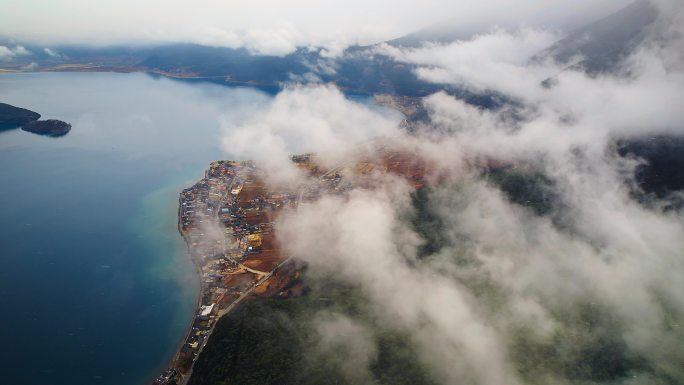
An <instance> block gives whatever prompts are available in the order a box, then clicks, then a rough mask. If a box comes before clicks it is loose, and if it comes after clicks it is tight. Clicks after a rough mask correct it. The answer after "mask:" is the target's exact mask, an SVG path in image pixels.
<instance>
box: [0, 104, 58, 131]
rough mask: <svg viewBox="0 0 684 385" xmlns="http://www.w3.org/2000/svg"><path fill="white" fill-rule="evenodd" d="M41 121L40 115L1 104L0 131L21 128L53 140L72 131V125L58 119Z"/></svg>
mask: <svg viewBox="0 0 684 385" xmlns="http://www.w3.org/2000/svg"><path fill="white" fill-rule="evenodd" d="M38 119H40V114H39V113H37V112H34V111H31V110H27V109H25V108H20V107H15V106H13V105H10V104H7V103H0V131H3V130H10V129H15V128H19V127H21V129H22V130H24V131H27V132H30V133H33V134H38V135H44V136H50V137H53V138H56V137H60V136H64V135H66V134H68V133H69V131H71V124H69V123H67V122H63V121H61V120H57V119H46V120H38Z"/></svg>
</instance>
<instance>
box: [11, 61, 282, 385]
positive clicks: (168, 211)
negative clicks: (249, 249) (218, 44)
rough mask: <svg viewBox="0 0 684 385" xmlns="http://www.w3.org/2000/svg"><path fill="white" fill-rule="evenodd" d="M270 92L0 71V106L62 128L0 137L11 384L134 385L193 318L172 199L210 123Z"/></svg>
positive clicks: (136, 77)
mask: <svg viewBox="0 0 684 385" xmlns="http://www.w3.org/2000/svg"><path fill="white" fill-rule="evenodd" d="M270 100H271V95H268V94H266V93H263V92H261V91H257V90H254V89H247V88H230V87H222V86H218V85H213V84H204V83H192V84H187V83H182V82H177V81H173V80H169V79H163V78H153V77H150V76H147V75H144V74H103V73H44V74H2V75H0V101H2V102H5V103H10V104H13V105H17V106H21V107H25V108H28V109H31V110H34V111H37V112H39V113H41V114H42V115H43V117H44V118H57V119H62V120H65V121H68V122H70V123H72V125H73V129H72V131H71V133H69V134H68V135H67V136H65V137H62V138H46V137H41V136H37V135H33V134H30V133H27V132H23V131H21V130H12V131H6V132H0V213H1V214H0V261H1V262H2V267H1V268H0V312H1V313H0V314H1V315H2V317H0V341H2V344H3V345H2V349H0V373H2V375H1V376H2V380H0V383H2V384H13V385H23V384H27V385H61V384H69V385H88V384H103V385H104V384H107V385H110V384H111V385H114V384H117V385H121V384H123V385H128V384H130V385H143V384H146V383H148V381H149V380H150V379H151V378H152V377H154V376H155V375H156V374H157V372H158V370H160V369H161V368H162V367H163V366H165V364H166V363H167V362H168V360H169V359H170V357H171V355H172V354H173V352H174V350H175V347H176V344H177V343H178V342H179V341H180V339H181V337H182V335H183V333H184V330H185V328H186V326H187V324H188V322H189V320H190V319H191V317H192V312H193V310H194V305H195V301H196V296H197V290H198V281H197V276H196V274H195V271H194V268H193V266H192V265H191V263H190V262H189V260H188V258H187V257H186V256H185V247H184V245H183V243H182V239H181V238H180V237H179V236H178V233H177V232H176V227H175V224H176V208H177V196H178V192H179V191H180V190H181V189H182V188H183V187H185V186H188V185H190V184H192V183H193V182H194V181H195V180H197V179H198V178H199V177H200V176H201V175H202V172H203V170H204V169H205V168H206V167H207V165H208V163H209V162H210V161H211V160H214V159H218V158H226V157H230V154H229V153H228V154H227V153H225V152H223V151H222V150H221V148H220V137H221V124H222V122H225V121H230V122H239V121H240V120H242V119H245V118H247V117H249V116H250V115H252V114H255V113H257V112H258V111H259V109H261V108H263V107H264V106H266V105H268V103H269V101H270Z"/></svg>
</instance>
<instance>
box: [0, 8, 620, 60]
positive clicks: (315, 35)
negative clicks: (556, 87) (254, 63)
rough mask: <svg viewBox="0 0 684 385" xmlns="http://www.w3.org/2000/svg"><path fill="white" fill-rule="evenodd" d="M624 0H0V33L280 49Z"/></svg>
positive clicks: (529, 18)
mask: <svg viewBox="0 0 684 385" xmlns="http://www.w3.org/2000/svg"><path fill="white" fill-rule="evenodd" d="M627 3H629V0H602V1H596V0H575V1H563V2H560V1H548V0H519V1H515V2H511V1H505V0H480V1H474V0H461V1H453V0H451V1H449V0H424V1H420V2H418V1H413V0H370V1H369V0H347V1H332V0H286V1H282V0H281V1H276V0H249V1H236V0H195V1H188V0H0V9H2V12H0V36H2V37H5V38H12V39H16V40H17V41H20V42H22V41H31V42H40V43H45V44H57V43H87V44H97V45H102V44H112V43H141V42H159V41H161V42H167V41H173V42H195V43H203V44H210V45H217V46H227V47H243V46H244V47H247V48H249V49H251V50H253V51H255V52H260V53H272V54H283V53H287V52H289V51H291V50H293V49H294V47H296V46H306V45H324V46H328V47H329V48H333V49H335V48H337V49H339V47H340V46H346V45H349V44H352V43H362V44H368V43H375V42H378V41H383V40H387V39H392V38H396V37H400V36H402V35H404V34H407V33H410V32H413V31H415V30H418V29H421V28H424V27H426V26H430V25H433V24H435V23H440V22H444V21H446V20H449V23H453V25H454V26H455V27H457V28H458V29H459V30H463V29H465V30H469V29H472V30H482V28H483V27H485V28H486V27H489V26H493V25H496V24H503V25H506V26H510V25H518V24H522V23H525V24H528V25H533V26H536V25H544V26H545V27H549V26H551V27H558V28H564V27H567V26H568V25H573V24H574V25H576V24H577V23H581V22H580V20H586V21H591V20H595V19H597V18H600V17H602V16H604V15H607V14H609V13H611V12H612V11H614V10H617V9H619V8H620V7H622V6H624V5H625V4H627Z"/></svg>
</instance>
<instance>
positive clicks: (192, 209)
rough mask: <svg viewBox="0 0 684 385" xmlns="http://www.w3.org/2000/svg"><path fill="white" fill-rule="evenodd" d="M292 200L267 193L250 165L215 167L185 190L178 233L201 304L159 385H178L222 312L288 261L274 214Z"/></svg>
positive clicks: (281, 194) (228, 163) (216, 164)
mask: <svg viewBox="0 0 684 385" xmlns="http://www.w3.org/2000/svg"><path fill="white" fill-rule="evenodd" d="M295 204H296V199H295V197H294V194H291V193H287V192H275V193H274V192H269V191H267V189H266V188H265V187H264V185H263V181H262V178H261V175H260V174H259V170H258V169H257V168H256V167H255V166H254V164H252V163H251V162H234V161H216V162H212V163H211V165H210V168H209V169H208V170H207V171H206V173H205V177H204V178H202V180H200V181H199V182H197V183H196V184H195V185H193V186H192V187H190V188H187V189H185V190H183V191H182V192H181V194H180V199H179V212H178V228H179V231H180V233H181V235H182V236H183V238H184V239H185V241H186V244H187V245H188V250H189V253H190V255H191V256H192V259H193V261H194V262H195V264H196V265H197V267H198V270H199V271H200V273H201V293H200V301H199V304H198V305H199V306H198V310H197V314H196V315H195V319H194V320H193V323H192V326H191V328H190V330H189V333H188V335H187V337H186V339H185V341H184V343H183V345H182V346H181V347H180V349H179V351H178V355H177V357H176V360H175V362H174V363H173V365H174V369H170V370H174V372H173V373H175V375H173V376H170V375H168V374H170V373H171V372H169V371H167V372H165V373H164V374H162V375H160V376H159V377H158V378H157V379H156V380H155V384H156V385H167V384H174V383H175V381H177V379H178V378H179V375H180V374H181V373H183V372H185V371H187V369H189V367H190V366H191V365H192V363H193V362H194V360H195V359H196V358H197V356H198V354H199V352H200V351H201V349H202V347H203V346H204V344H205V343H206V341H207V339H208V338H209V336H210V334H211V331H212V329H213V326H214V324H215V322H216V321H217V320H218V319H219V318H220V316H221V315H222V313H223V312H225V311H226V310H227V309H229V308H230V306H231V305H233V304H235V303H236V302H237V301H238V300H239V299H241V298H242V297H244V296H245V294H247V293H248V292H249V291H250V290H252V289H254V288H255V287H256V286H257V285H258V284H260V283H261V282H263V280H264V279H265V278H267V277H269V276H270V275H271V274H272V273H273V271H274V270H275V268H276V267H277V266H279V264H280V263H281V262H282V261H283V260H284V258H283V256H282V255H281V253H280V252H279V250H278V249H277V247H276V245H275V239H274V234H273V232H272V221H273V219H274V218H275V213H276V211H278V210H280V209H282V208H284V207H290V206H293V205H295Z"/></svg>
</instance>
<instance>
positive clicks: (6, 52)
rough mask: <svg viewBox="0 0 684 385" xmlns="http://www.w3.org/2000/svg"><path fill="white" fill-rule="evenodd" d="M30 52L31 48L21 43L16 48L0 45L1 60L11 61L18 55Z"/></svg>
mask: <svg viewBox="0 0 684 385" xmlns="http://www.w3.org/2000/svg"><path fill="white" fill-rule="evenodd" d="M30 54H31V52H30V51H29V50H27V49H26V48H24V47H23V46H20V45H18V46H16V47H14V48H9V47H6V46H4V45H0V61H10V60H12V59H14V58H15V57H17V56H26V55H30Z"/></svg>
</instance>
